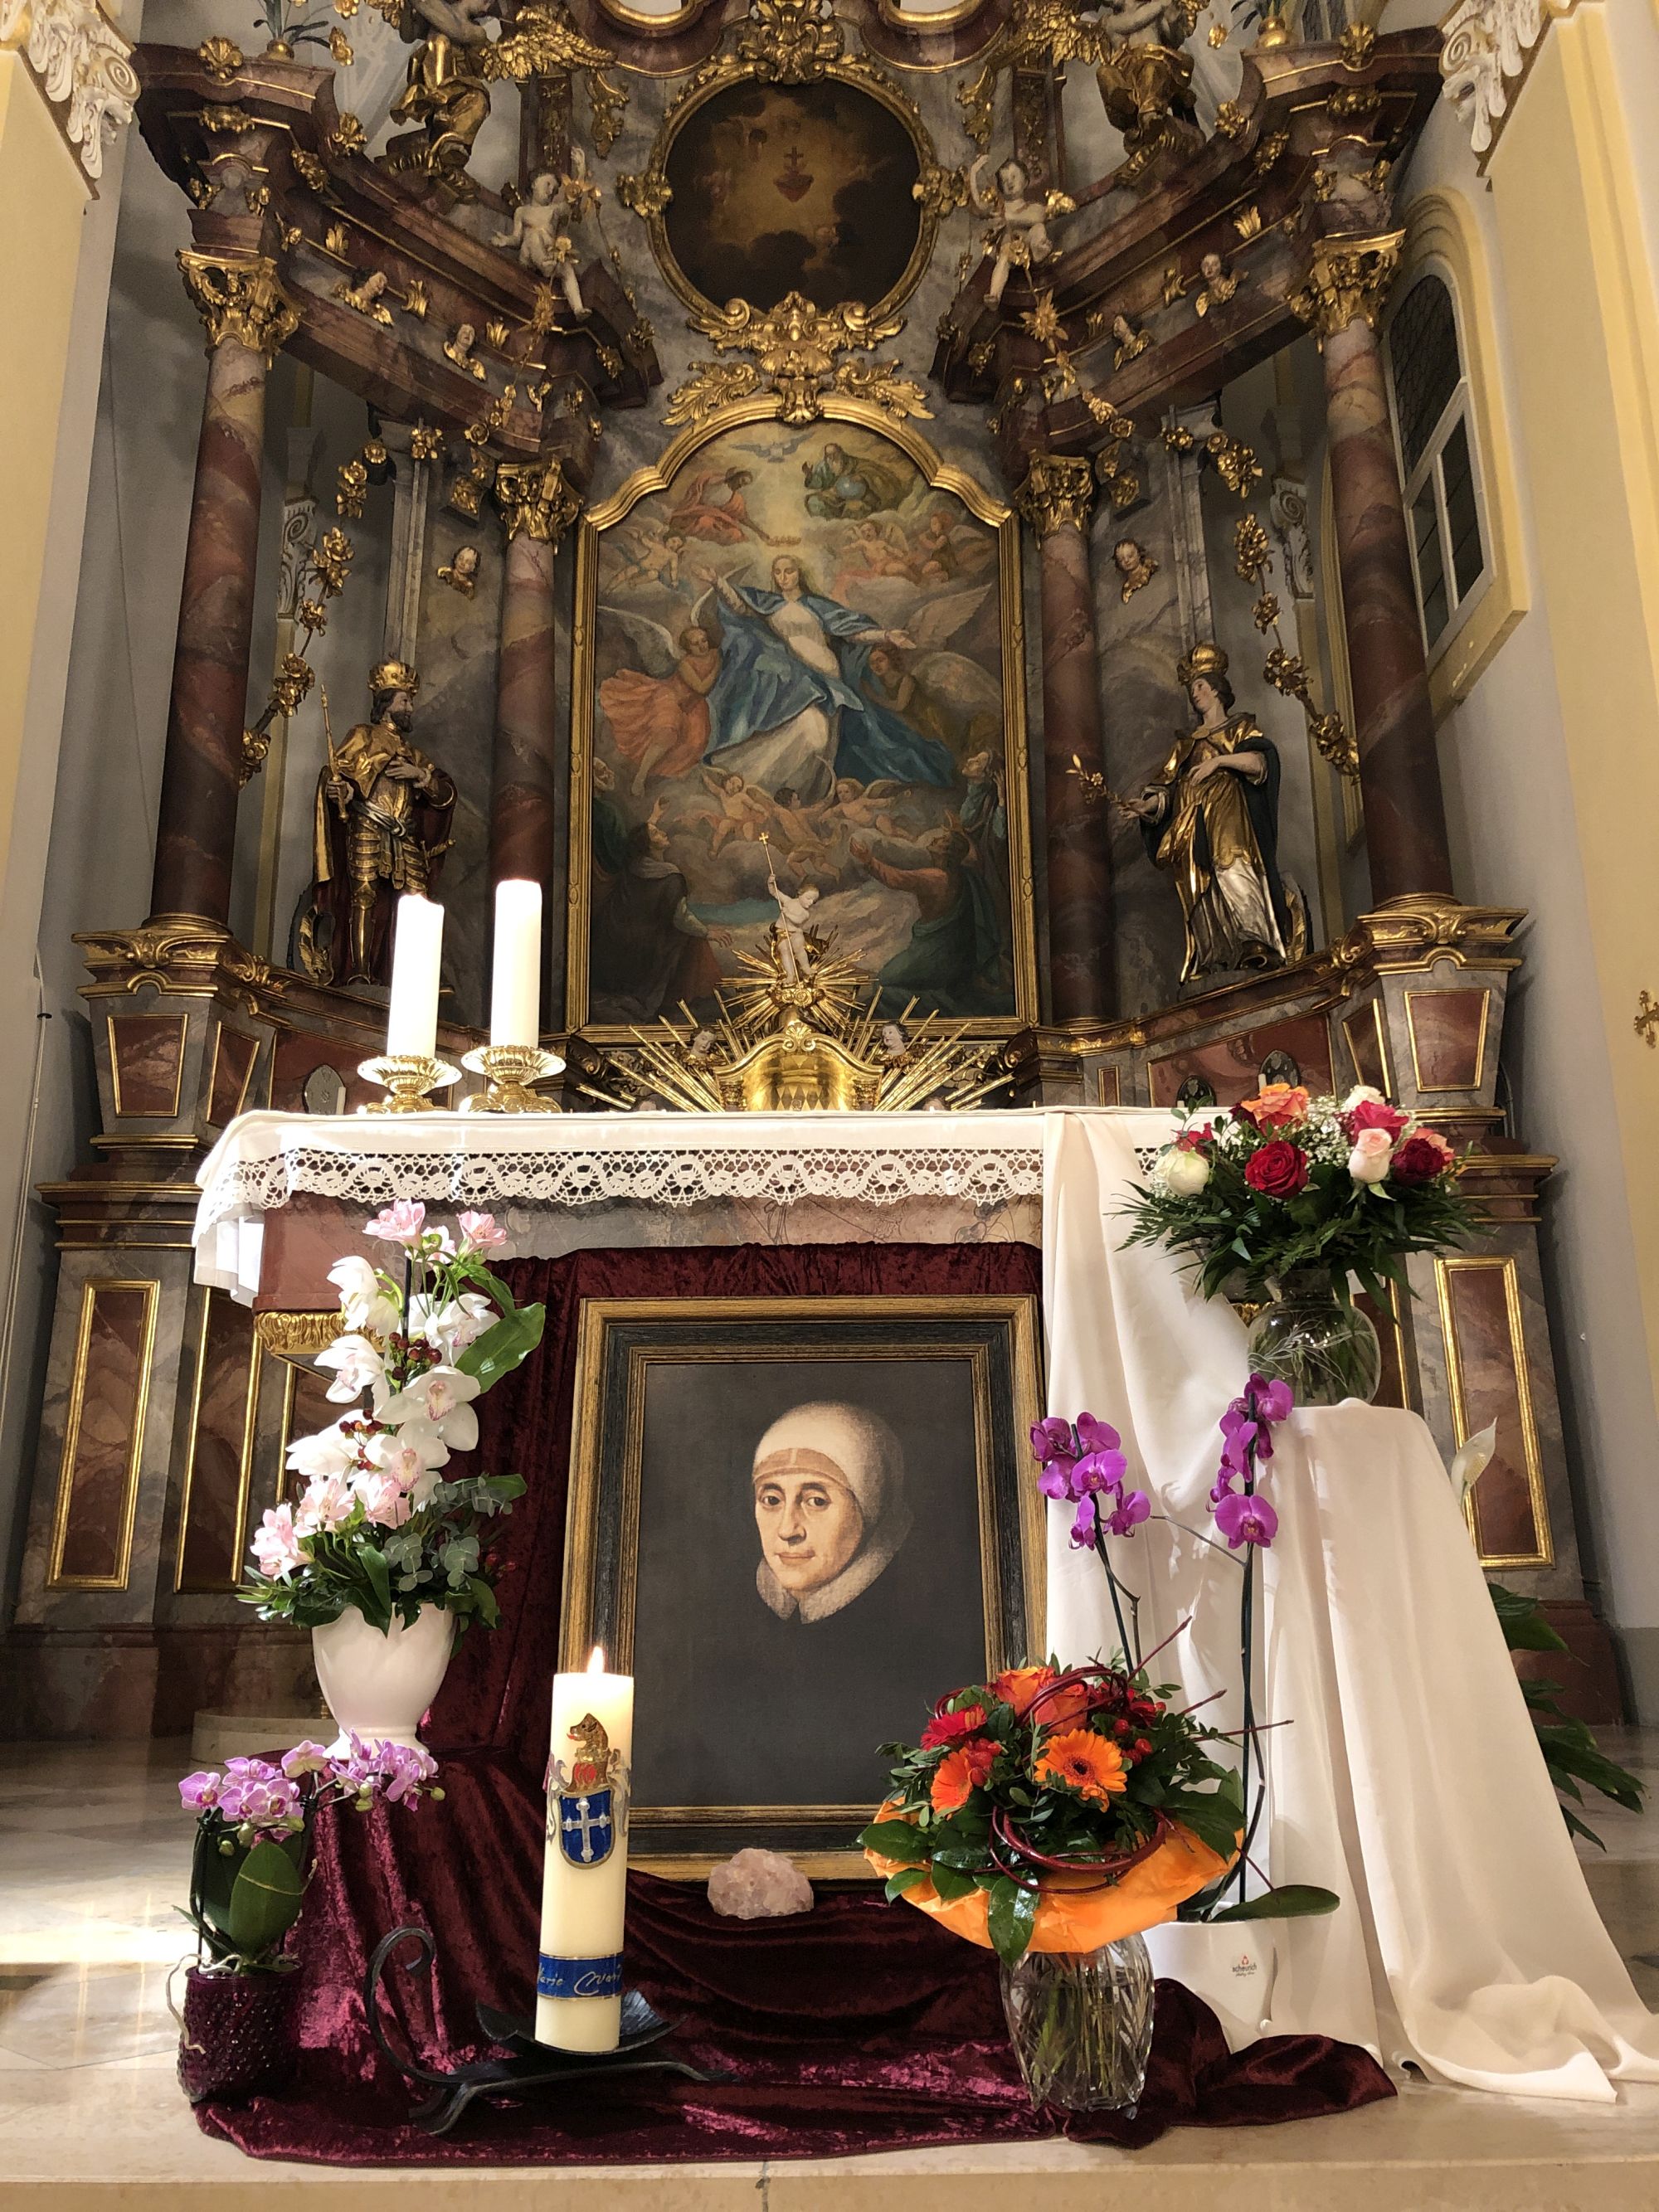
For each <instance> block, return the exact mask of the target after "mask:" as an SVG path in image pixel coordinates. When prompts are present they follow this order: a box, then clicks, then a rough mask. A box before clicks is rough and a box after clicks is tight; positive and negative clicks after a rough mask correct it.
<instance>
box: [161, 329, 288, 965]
mask: <svg viewBox="0 0 1659 2212" xmlns="http://www.w3.org/2000/svg"><path fill="white" fill-rule="evenodd" d="M267 374H268V368H267V362H266V357H265V356H264V354H263V353H260V352H258V351H256V350H254V349H252V348H251V347H249V346H247V345H245V344H243V343H242V342H241V340H240V338H237V337H230V336H225V337H221V338H220V340H219V342H218V343H216V344H212V345H211V348H210V352H209V355H208V388H207V398H206V401H205V403H204V407H203V410H202V435H201V439H200V442H199V443H198V445H197V449H196V486H195V490H194V492H193V494H192V495H191V510H190V537H189V540H188V542H187V544H186V546H185V580H184V588H183V590H182V592H180V594H179V633H178V641H177V643H176V644H175V646H174V648H173V695H172V697H171V699H170V701H169V702H168V706H167V752H166V756H165V757H164V759H163V762H162V765H161V809H160V814H159V817H158V820H157V823H156V829H155V877H154V880H153V883H152V885H151V890H150V911H151V914H152V915H153V916H155V915H197V916H199V917H201V918H202V919H203V920H204V921H216V922H225V921H228V920H229V919H230V868H231V855H232V851H233V848H234V844H235V839H236V800H237V794H238V791H239V789H240V784H239V775H240V767H241V757H242V726H243V723H244V721H245V720H246V709H247V675H248V648H249V642H250V638H251V634H252V627H253V586H254V573H255V569H256V568H257V565H258V553H259V488H260V473H261V469H262V465H263V462H264V435H265V379H266V375H267Z"/></svg>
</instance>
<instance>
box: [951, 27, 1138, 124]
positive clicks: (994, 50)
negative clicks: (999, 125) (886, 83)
mask: <svg viewBox="0 0 1659 2212" xmlns="http://www.w3.org/2000/svg"><path fill="white" fill-rule="evenodd" d="M1112 49H1113V40H1112V39H1111V36H1110V34H1109V33H1108V32H1107V31H1105V30H1104V29H1103V28H1102V27H1100V26H1099V25H1098V24H1095V23H1085V22H1084V21H1082V20H1081V19H1080V18H1079V15H1078V14H1077V11H1076V8H1075V6H1074V5H1073V0H1017V4H1016V6H1015V8H1014V10H1013V13H1012V15H1010V17H1009V19H1008V21H1006V23H1005V24H1004V25H1003V26H1002V27H1001V29H1000V31H998V33H997V34H996V36H995V37H994V39H993V40H991V42H990V44H989V46H987V47H986V49H985V51H984V53H983V55H982V56H981V60H980V65H979V70H978V73H977V74H976V75H975V76H973V77H970V78H969V81H968V82H967V83H966V84H963V85H958V86H957V100H958V102H959V103H960V105H961V107H962V118H963V128H964V129H965V130H966V131H967V133H968V136H969V137H970V138H971V139H972V140H973V142H974V143H975V145H976V146H978V147H980V148H981V149H982V148H984V147H987V146H988V145H989V144H990V143H991V118H992V112H993V110H994V106H995V102H996V89H997V81H998V79H999V78H1000V77H1001V76H1005V75H1006V73H1007V72H1009V71H1010V70H1031V69H1036V70H1045V71H1046V70H1047V68H1048V64H1050V63H1053V64H1055V66H1056V70H1057V73H1062V74H1063V72H1064V69H1065V64H1066V63H1067V62H1087V63H1089V64H1091V66H1092V67H1095V68H1098V67H1099V66H1100V65H1101V64H1102V63H1103V62H1104V61H1106V60H1107V58H1109V55H1110V54H1111V52H1112Z"/></svg>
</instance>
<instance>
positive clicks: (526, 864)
mask: <svg viewBox="0 0 1659 2212" xmlns="http://www.w3.org/2000/svg"><path fill="white" fill-rule="evenodd" d="M556 716H557V708H556V700H555V697H554V684H553V548H552V546H551V545H550V544H544V542H543V541H542V540H540V539H539V538H532V537H531V536H530V535H529V533H528V532H525V531H521V532H520V533H519V535H518V536H517V537H516V538H513V539H512V540H511V541H510V542H509V543H508V545H507V557H506V574H505V577H504V580H503V582H502V586H501V661H500V667H499V672H498V677H497V690H496V703H495V781H494V788H493V791H492V794H491V799H490V811H489V874H490V880H491V882H492V883H500V882H501V880H502V879H503V878H505V877H507V876H523V877H526V878H528V879H529V880H530V881H531V882H532V883H538V884H545V883H546V882H547V881H548V879H549V878H550V876H551V874H552V872H553V862H554V857H555V842H556V829H557V809H556V790H557V784H558V763H557V757H556Z"/></svg>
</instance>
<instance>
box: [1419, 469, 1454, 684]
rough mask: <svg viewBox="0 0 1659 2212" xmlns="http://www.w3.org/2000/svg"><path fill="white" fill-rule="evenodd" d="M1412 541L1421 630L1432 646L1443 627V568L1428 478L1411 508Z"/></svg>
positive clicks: (1444, 586)
mask: <svg viewBox="0 0 1659 2212" xmlns="http://www.w3.org/2000/svg"><path fill="white" fill-rule="evenodd" d="M1412 542H1413V545H1414V546H1415V547H1416V549H1417V594H1418V597H1419V599H1421V601H1422V602H1423V632H1424V635H1425V637H1426V638H1427V640H1428V641H1429V643H1430V644H1431V645H1432V644H1433V643H1434V641H1435V640H1436V638H1437V637H1438V636H1439V635H1440V633H1441V631H1442V630H1443V629H1444V628H1445V627H1446V619H1447V616H1448V613H1449V608H1448V606H1447V604H1446V568H1445V563H1444V562H1443V560H1442V559H1441V556H1440V519H1439V517H1438V516H1437V514H1436V513H1435V511H1434V478H1433V477H1432V476H1431V477H1430V478H1429V480H1428V482H1427V483H1425V485H1424V487H1423V489H1422V490H1421V491H1420V492H1419V494H1418V495H1417V499H1416V501H1415V503H1414V505H1413V507H1412Z"/></svg>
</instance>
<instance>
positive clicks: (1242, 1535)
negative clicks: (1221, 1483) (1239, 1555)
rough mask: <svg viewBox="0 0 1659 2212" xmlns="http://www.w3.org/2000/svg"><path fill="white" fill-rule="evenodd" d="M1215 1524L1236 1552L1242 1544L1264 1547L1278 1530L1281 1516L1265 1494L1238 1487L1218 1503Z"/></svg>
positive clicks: (1271, 1540) (1270, 1541)
mask: <svg viewBox="0 0 1659 2212" xmlns="http://www.w3.org/2000/svg"><path fill="white" fill-rule="evenodd" d="M1215 1525H1216V1527H1217V1528H1219V1529H1220V1531H1221V1533H1222V1534H1223V1535H1224V1536H1225V1538H1226V1539H1227V1542H1228V1544H1229V1545H1230V1547H1231V1548H1232V1550H1234V1551H1235V1552H1236V1551H1237V1549H1238V1547H1239V1546H1240V1545H1241V1544H1259V1545H1261V1546H1262V1547H1263V1548H1264V1549H1265V1548H1266V1547H1267V1545H1269V1544H1271V1543H1272V1542H1273V1538H1274V1537H1275V1536H1276V1535H1277V1534H1279V1516H1278V1514H1277V1513H1275V1512H1274V1510H1273V1507H1272V1506H1271V1505H1270V1504H1268V1503H1267V1499H1266V1498H1259V1497H1257V1496H1255V1494H1254V1493H1253V1492H1249V1493H1247V1492H1237V1491H1236V1492H1231V1493H1230V1494H1229V1495H1228V1496H1227V1497H1225V1498H1223V1499H1222V1500H1221V1503H1220V1504H1218V1506H1217V1507H1216V1509H1215Z"/></svg>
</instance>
